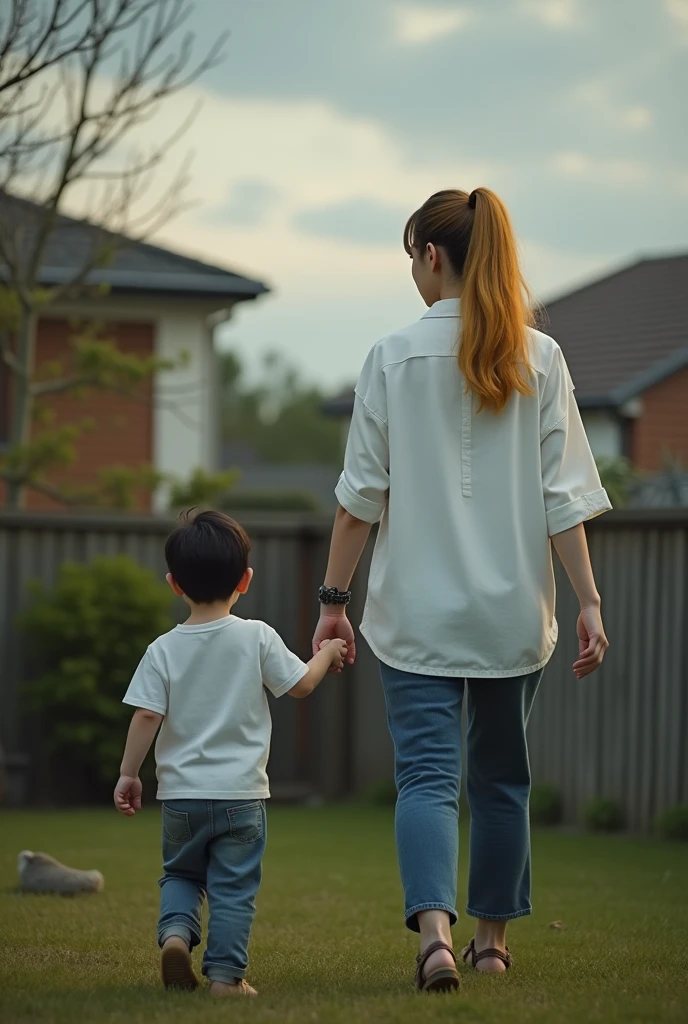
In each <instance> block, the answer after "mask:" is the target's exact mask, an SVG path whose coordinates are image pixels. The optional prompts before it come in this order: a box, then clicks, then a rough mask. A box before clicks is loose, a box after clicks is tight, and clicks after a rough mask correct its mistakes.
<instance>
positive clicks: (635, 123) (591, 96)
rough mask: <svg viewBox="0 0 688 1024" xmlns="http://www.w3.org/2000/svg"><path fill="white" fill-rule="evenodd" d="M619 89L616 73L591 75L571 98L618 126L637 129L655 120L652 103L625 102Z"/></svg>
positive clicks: (579, 105)
mask: <svg viewBox="0 0 688 1024" xmlns="http://www.w3.org/2000/svg"><path fill="white" fill-rule="evenodd" d="M620 91H621V87H620V85H619V84H618V83H617V82H615V81H614V78H613V76H606V77H603V78H592V79H589V80H588V81H586V82H581V83H580V84H579V85H578V86H576V88H575V89H574V90H573V92H572V98H573V103H574V106H577V107H580V108H582V109H583V110H586V111H588V112H589V114H591V115H592V116H593V117H595V118H596V119H597V120H598V121H606V122H608V123H609V125H610V126H613V127H615V128H617V129H618V128H622V129H624V130H628V131H633V132H638V131H644V130H645V129H646V128H649V127H650V125H651V124H652V123H653V121H654V114H653V112H652V109H651V107H650V106H648V104H647V103H631V104H628V105H627V104H625V103H624V102H623V100H621V99H620V98H618V95H617V94H618V93H619V92H620Z"/></svg>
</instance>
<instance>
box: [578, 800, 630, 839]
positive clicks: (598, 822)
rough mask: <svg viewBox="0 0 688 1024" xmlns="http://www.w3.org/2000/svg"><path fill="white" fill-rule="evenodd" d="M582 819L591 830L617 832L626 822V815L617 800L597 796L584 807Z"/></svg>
mask: <svg viewBox="0 0 688 1024" xmlns="http://www.w3.org/2000/svg"><path fill="white" fill-rule="evenodd" d="M583 821H584V822H585V826H586V828H589V829H590V831H591V832H619V831H620V830H621V829H622V828H623V827H624V825H625V824H626V815H625V814H624V809H623V807H622V806H621V804H620V803H619V801H618V800H614V799H612V798H611V797H606V796H597V797H595V799H594V800H591V801H590V803H589V804H588V805H587V807H586V808H585V809H584V811H583Z"/></svg>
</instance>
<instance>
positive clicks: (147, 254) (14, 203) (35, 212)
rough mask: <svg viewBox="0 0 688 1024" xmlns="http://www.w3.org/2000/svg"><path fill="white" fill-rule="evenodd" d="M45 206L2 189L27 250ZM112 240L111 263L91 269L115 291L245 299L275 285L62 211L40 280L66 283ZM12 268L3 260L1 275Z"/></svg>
mask: <svg viewBox="0 0 688 1024" xmlns="http://www.w3.org/2000/svg"><path fill="white" fill-rule="evenodd" d="M40 212H41V211H40V207H38V206H36V205H35V204H34V203H30V202H28V201H26V200H24V199H19V198H17V197H16V196H10V195H7V194H6V193H5V194H2V193H0V218H1V219H2V222H3V225H4V226H5V227H9V228H10V230H18V231H20V232H22V235H23V239H22V241H23V248H24V251H29V250H30V240H31V236H32V235H34V234H35V232H36V230H37V229H38V225H39V217H40ZM109 242H111V243H112V247H113V256H112V258H111V260H110V262H109V263H108V264H107V266H104V267H100V268H98V269H95V270H92V271H90V273H89V274H88V276H87V278H86V282H85V283H86V284H92V285H98V284H107V285H109V287H110V288H111V289H112V291H113V292H119V293H121V292H129V293H139V294H166V295H169V294H175V295H178V296H180V297H182V296H186V297H189V298H191V297H193V298H208V299H217V300H218V305H221V301H220V300H227V299H231V300H234V301H242V300H246V299H254V298H256V297H257V296H258V295H263V294H264V293H266V292H267V291H269V288H268V287H267V286H266V285H265V284H263V282H262V281H257V280H254V279H252V278H249V277H245V276H243V275H242V274H237V273H235V272H234V271H232V270H228V269H226V268H224V267H217V266H214V265H212V264H209V263H203V262H201V261H200V260H196V259H191V258H190V257H188V256H181V255H180V254H179V253H176V252H171V251H170V250H169V249H163V248H161V247H160V246H156V245H149V244H148V243H147V242H139V241H136V240H135V239H132V238H128V237H126V236H125V235H117V234H114V233H112V232H107V231H104V230H103V229H101V228H99V227H98V226H96V225H94V224H91V223H89V222H88V221H84V220H75V219H73V218H71V217H65V216H59V217H58V219H57V224H56V226H55V228H54V230H53V231H52V233H51V235H50V238H49V239H48V243H47V246H46V249H45V255H44V258H43V263H42V266H41V268H40V271H39V283H40V284H42V285H45V286H50V285H59V284H65V283H68V282H69V281H71V280H72V279H73V278H74V275H75V274H76V273H78V272H79V270H80V269H81V268H82V267H83V266H84V265H85V264H86V263H87V261H88V260H89V257H90V256H91V254H92V253H93V252H94V249H95V248H96V247H98V246H100V245H102V244H103V243H104V244H105V245H107V244H108V243H109ZM7 276H8V271H7V267H6V266H4V265H3V264H2V262H1V260H0V279H3V278H4V279H7Z"/></svg>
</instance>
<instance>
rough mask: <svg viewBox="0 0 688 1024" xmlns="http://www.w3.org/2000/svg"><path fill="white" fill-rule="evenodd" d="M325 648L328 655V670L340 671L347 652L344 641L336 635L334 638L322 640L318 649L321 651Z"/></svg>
mask: <svg viewBox="0 0 688 1024" xmlns="http://www.w3.org/2000/svg"><path fill="white" fill-rule="evenodd" d="M326 648H327V651H328V654H329V655H330V672H341V671H342V669H343V668H344V661H345V659H346V654H347V645H346V641H345V640H340V639H339V638H338V637H337V638H335V639H334V640H323V641H322V643H321V644H320V646H319V650H321V651H323V650H325V649H326Z"/></svg>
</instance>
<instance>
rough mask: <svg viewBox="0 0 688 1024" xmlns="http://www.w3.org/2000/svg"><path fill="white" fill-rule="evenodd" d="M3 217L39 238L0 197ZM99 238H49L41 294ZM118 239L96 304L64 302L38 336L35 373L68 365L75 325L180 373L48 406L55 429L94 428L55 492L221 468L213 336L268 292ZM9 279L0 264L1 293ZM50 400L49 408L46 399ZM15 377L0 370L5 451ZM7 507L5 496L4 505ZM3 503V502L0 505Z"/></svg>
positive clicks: (80, 229) (25, 206) (18, 203)
mask: <svg viewBox="0 0 688 1024" xmlns="http://www.w3.org/2000/svg"><path fill="white" fill-rule="evenodd" d="M1 198H2V204H1V206H0V215H1V216H2V217H3V218H6V217H8V216H12V217H13V219H14V221H15V222H16V223H17V224H19V225H21V227H22V229H24V230H25V231H26V232H31V231H32V230H35V229H36V224H37V219H38V217H37V211H38V208H37V207H35V206H34V205H33V204H31V203H28V202H25V201H23V200H19V199H16V198H15V197H10V196H7V195H3V196H2V197H1ZM102 237H103V232H102V230H101V229H99V228H97V227H95V226H93V225H91V224H89V223H87V222H85V221H78V220H73V219H71V218H68V217H60V218H59V219H58V222H57V226H56V227H55V229H54V230H53V232H52V233H51V236H50V239H49V244H48V246H47V250H46V254H45V258H44V261H43V265H42V267H41V270H40V277H39V279H40V284H41V285H44V286H46V287H50V286H56V285H59V284H61V283H64V282H67V281H70V280H72V279H73V277H74V275H75V273H77V272H78V271H79V268H80V267H81V266H82V265H83V264H84V262H85V261H86V260H87V259H88V255H89V252H90V251H92V249H93V248H94V243H95V242H96V241H97V240H98V239H102ZM109 237H111V238H112V240H113V243H114V244H113V256H112V259H111V261H110V262H109V263H108V265H107V266H105V267H103V268H101V269H97V270H93V271H91V272H90V273H89V274H88V277H87V279H86V283H87V284H88V285H93V286H99V285H100V286H104V288H103V294H101V295H98V294H97V288H95V287H94V288H93V289H88V291H89V292H90V293H91V297H89V298H85V297H81V298H79V299H77V300H70V301H63V302H61V303H60V304H59V305H54V306H53V305H51V306H49V307H47V308H46V310H45V314H44V315H42V316H41V318H40V320H39V323H38V329H37V337H36V365H37V368H38V369H39V370H40V367H41V366H47V364H49V363H52V362H54V361H55V360H60V359H63V358H64V357H65V356H66V355H67V354H68V351H69V343H70V338H71V337H73V336H74V334H75V329H76V328H75V321H80V322H82V323H92V322H94V321H97V322H98V323H100V324H102V325H103V329H102V336H103V337H104V338H110V339H112V340H113V341H115V342H116V344H117V345H118V347H119V348H120V349H121V350H122V351H123V352H129V353H135V354H136V355H138V356H147V355H154V356H156V357H159V358H160V359H163V360H170V361H174V362H177V363H178V366H177V367H175V368H174V369H171V370H165V371H160V372H158V373H157V374H156V375H155V376H154V377H153V379H151V380H149V381H147V382H146V383H145V384H144V386H143V387H142V389H141V390H140V392H139V393H137V395H136V396H135V397H131V396H129V395H122V394H115V393H111V392H104V391H101V390H98V391H95V390H94V391H91V392H90V393H89V394H87V395H86V396H85V397H76V396H74V395H72V394H58V395H55V396H54V397H51V398H50V407H51V411H52V412H53V414H54V417H55V419H54V422H55V423H56V425H58V426H59V425H60V424H66V423H73V422H79V421H82V420H84V419H85V418H90V419H91V420H92V421H93V424H94V425H93V429H91V430H90V431H89V432H88V433H85V434H83V435H82V436H81V437H80V438H79V439H78V441H77V450H78V458H77V460H76V462H75V463H74V465H73V466H69V467H67V468H65V469H61V470H59V471H55V472H53V473H51V474H50V475H51V478H54V479H55V481H56V482H57V483H59V484H60V485H71V486H78V485H84V484H87V483H91V482H93V479H94V477H95V474H96V473H97V471H98V470H99V469H100V468H101V467H107V466H113V465H120V466H127V467H131V468H138V467H139V466H141V465H142V464H149V465H152V467H153V468H154V469H155V470H158V471H160V472H162V473H171V474H174V475H175V476H177V477H181V478H185V477H188V476H189V474H190V473H191V472H192V470H194V469H195V468H196V467H199V466H200V467H203V468H205V469H208V470H213V469H216V468H218V467H219V465H220V438H219V416H218V408H217V401H218V396H217V390H216V385H217V380H218V376H217V374H216V372H215V355H214V347H213V334H214V329H215V327H216V326H217V324H219V323H220V322H222V321H224V320H226V319H228V318H229V316H230V315H231V311H232V309H233V308H234V306H235V305H236V304H237V303H239V302H246V301H252V300H254V299H256V298H257V297H258V296H260V295H263V294H265V293H266V292H267V291H268V288H267V287H266V285H265V284H263V283H262V282H261V281H257V280H252V279H250V278H248V277H244V276H242V275H240V274H237V273H234V272H233V271H231V270H227V269H225V268H223V267H217V266H213V265H210V264H207V263H203V262H201V261H199V260H195V259H189V258H188V257H186V256H182V255H180V254H178V253H175V252H171V251H169V250H167V249H163V248H160V247H159V246H154V245H148V244H144V243H142V242H139V241H134V240H133V239H129V238H125V237H121V236H109ZM3 278H4V279H5V280H6V279H7V269H6V267H3V266H2V262H1V261H0V282H1V281H2V280H3ZM44 401H46V400H44ZM10 405H11V379H10V371H9V370H8V369H7V367H3V364H2V363H1V362H0V451H2V446H3V444H5V445H6V444H7V441H8V438H9V425H10V415H11V408H10ZM0 497H1V496H0ZM164 500H165V499H164V493H163V492H160V493H158V494H156V495H153V496H152V497H145V496H143V497H142V498H141V501H142V503H143V505H144V506H145V507H152V508H154V509H155V508H158V509H160V508H161V507H163V505H164ZM0 503H1V502H0ZM27 503H28V507H29V508H30V509H43V510H50V509H52V510H58V509H60V508H61V506H59V505H58V504H57V503H56V502H54V501H53V500H52V499H51V498H50V497H48V496H46V495H43V494H39V493H35V492H31V493H30V494H29V495H28V499H27Z"/></svg>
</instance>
